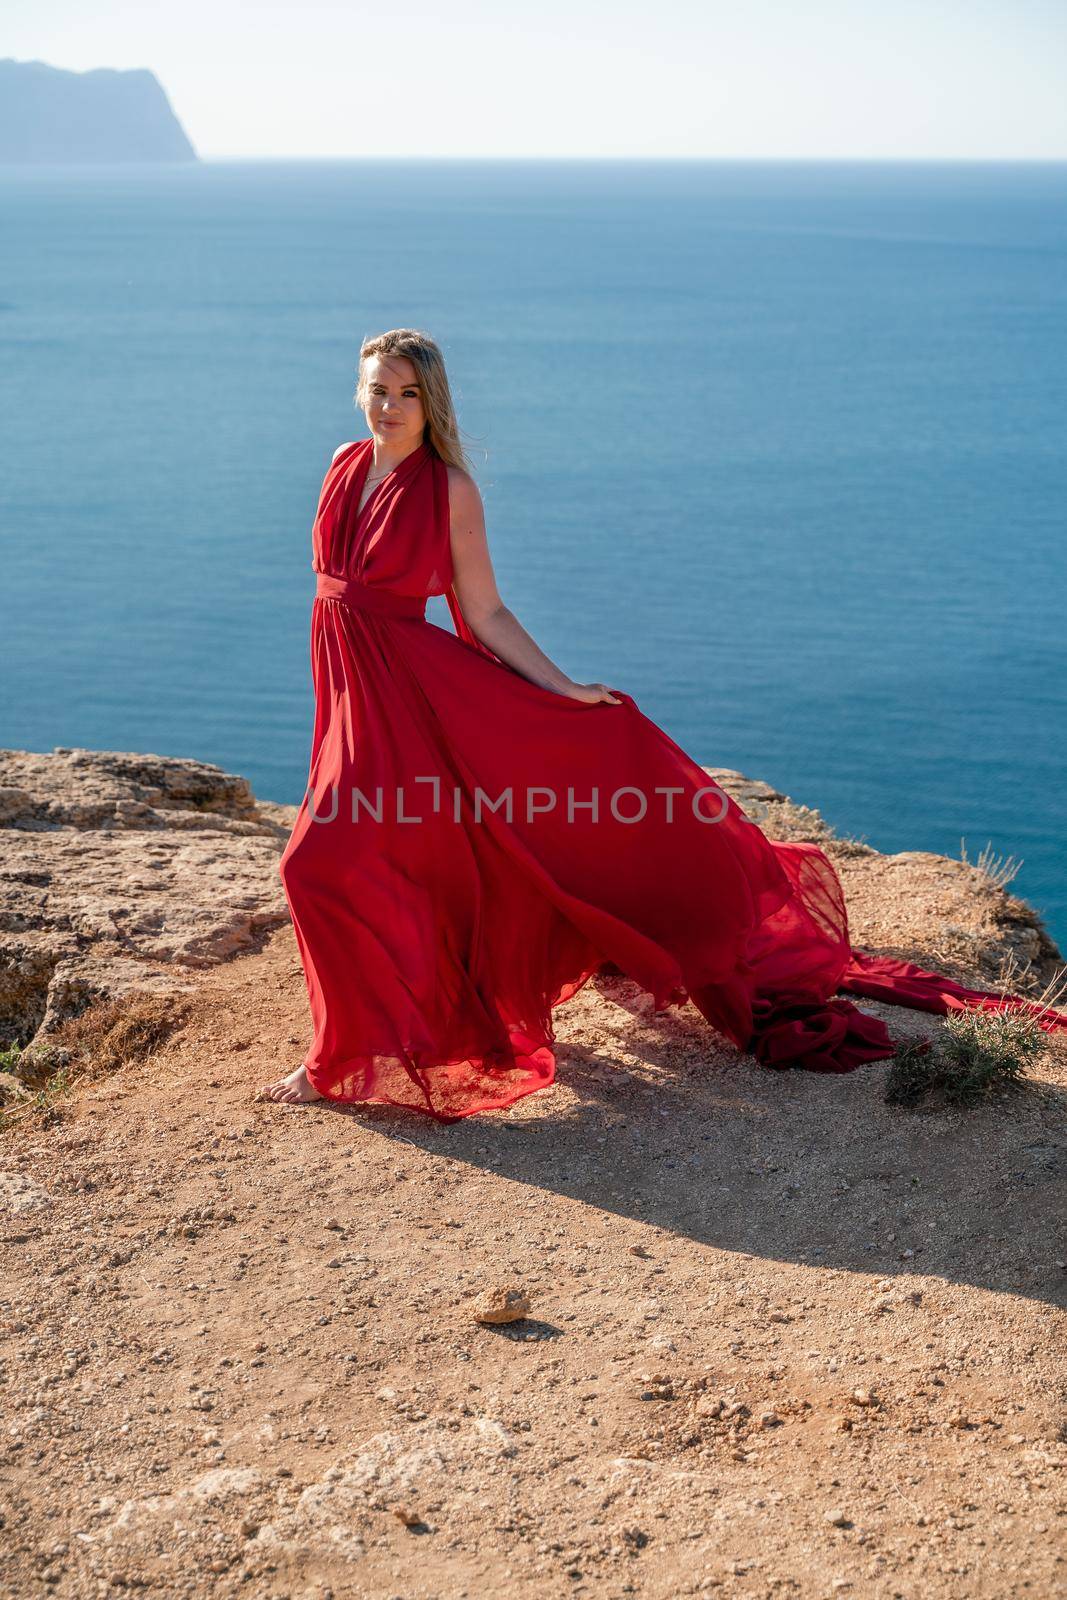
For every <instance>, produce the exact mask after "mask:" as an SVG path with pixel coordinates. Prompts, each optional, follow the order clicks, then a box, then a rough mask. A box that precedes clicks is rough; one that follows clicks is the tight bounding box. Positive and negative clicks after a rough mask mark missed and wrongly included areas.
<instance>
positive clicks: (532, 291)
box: [0, 159, 1067, 950]
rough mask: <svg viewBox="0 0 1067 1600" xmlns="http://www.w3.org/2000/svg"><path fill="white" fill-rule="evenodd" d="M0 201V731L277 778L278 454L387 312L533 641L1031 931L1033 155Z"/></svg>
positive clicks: (1056, 529) (281, 638)
mask: <svg viewBox="0 0 1067 1600" xmlns="http://www.w3.org/2000/svg"><path fill="white" fill-rule="evenodd" d="M0 217H2V230H3V236H4V244H3V250H2V253H0V356H2V362H0V397H2V415H0V420H2V445H3V448H2V462H0V515H2V524H3V529H2V536H3V561H2V570H3V587H4V591H5V604H4V607H3V620H4V625H5V628H6V640H7V642H6V645H5V646H4V649H3V676H4V680H5V693H4V697H3V704H2V712H0V745H3V746H4V747H7V748H16V749H23V750H35V751H47V750H51V749H52V748H54V747H56V746H77V747H83V748H88V749H104V750H122V751H125V750H136V751H144V752H154V753H157V754H161V755H172V756H184V757H195V758H197V759H199V760H203V761H210V762H215V763H217V764H218V765H219V766H221V767H223V768H225V769H226V770H227V771H229V772H234V773H241V774H243V775H244V776H246V777H247V778H248V779H249V781H250V783H251V784H252V787H253V789H254V790H255V792H256V794H257V795H258V796H260V797H262V798H265V799H270V800H280V801H288V802H292V803H295V802H297V801H299V800H300V798H301V795H302V794H303V790H304V785H305V782H306V779H307V772H308V757H309V752H310V740H311V726H312V690H311V671H310V658H309V650H308V629H309V620H310V611H311V601H312V593H313V578H312V574H311V568H310V560H311V547H310V538H311V524H312V520H313V518H314V515H315V509H316V504H317V499H318V493H319V489H320V486H321V483H322V479H323V475H324V473H325V471H326V468H327V466H328V464H329V461H330V458H331V456H332V454H333V451H334V450H335V448H336V447H337V445H338V444H340V443H343V442H345V441H347V440H351V439H357V438H362V437H366V436H367V432H368V430H367V427H366V423H365V419H364V417H363V415H362V413H360V412H359V411H357V410H356V408H355V405H354V398H353V396H354V389H355V383H356V373H357V366H358V358H359V347H360V343H361V341H362V340H364V339H366V338H367V337H369V336H371V335H373V334H376V333H379V332H381V331H383V330H385V329H388V328H393V327H398V326H403V327H414V328H421V329H424V330H426V331H428V332H429V333H431V334H432V335H433V337H434V338H435V339H436V340H437V341H438V343H439V344H440V345H441V347H442V349H443V351H444V354H445V358H446V361H447V364H448V369H449V374H450V379H451V384H452V389H453V394H454V398H455V401H456V407H457V411H458V415H459V419H460V424H461V428H462V437H463V441H464V444H465V447H466V449H467V451H468V454H469V456H470V459H471V462H472V465H473V468H474V472H475V476H476V478H477V480H478V482H479V485H480V487H481V491H482V497H483V501H484V504H485V509H486V519H487V529H488V534H489V543H490V550H491V553H492V558H493V563H494V567H495V570H496V575H497V580H498V585H499V587H500V591H501V594H502V596H503V598H504V600H505V601H506V603H507V604H508V605H509V606H510V608H511V609H512V610H513V611H514V612H515V614H516V615H517V616H518V618H519V620H520V621H521V622H522V624H523V625H524V627H525V628H526V629H527V630H528V631H529V632H530V633H531V634H532V635H533V636H534V638H535V639H536V640H537V641H538V643H539V644H540V645H541V647H542V648H543V649H544V650H545V651H546V652H547V653H548V654H549V655H550V656H551V657H552V659H553V660H554V661H555V662H557V663H558V664H559V665H560V666H561V667H562V668H563V669H564V670H565V671H566V672H567V673H569V674H570V676H572V677H573V678H576V679H578V680H580V681H582V682H592V681H600V682H604V683H607V684H611V685H614V686H617V687H619V688H622V689H624V690H626V691H627V692H628V693H629V694H631V695H632V696H633V697H634V699H635V700H636V701H637V703H638V705H639V707H640V708H641V710H642V711H643V712H644V713H645V714H646V715H647V716H650V717H652V718H653V719H654V720H655V721H656V722H657V723H658V724H659V725H660V726H661V727H662V728H663V729H664V730H665V731H666V732H667V733H669V734H670V736H671V737H672V738H673V739H674V740H675V741H676V742H677V743H679V744H681V745H682V746H683V748H685V749H686V750H687V751H688V752H689V753H690V754H691V755H693V756H694V757H695V758H696V759H697V760H698V761H699V762H701V763H703V764H705V765H708V766H715V767H727V768H734V769H736V770H739V771H741V772H744V773H746V774H748V775H749V776H751V777H756V778H761V779H764V780H766V782H768V783H770V784H772V785H773V786H774V787H775V788H776V789H779V790H782V791H784V792H785V793H787V794H789V795H790V796H792V797H793V798H794V799H795V800H796V801H798V802H800V803H802V804H806V805H809V806H813V807H815V808H816V809H817V810H818V811H819V812H821V814H822V815H823V816H824V817H825V819H826V820H827V822H828V823H829V824H830V825H831V826H832V827H833V828H834V829H835V830H836V831H837V832H839V833H843V834H850V835H853V836H854V837H857V838H861V839H864V840H865V841H866V842H867V843H868V844H870V845H872V846H874V847H875V848H876V849H878V850H882V851H888V852H896V851H903V850H928V851H937V852H940V853H943V854H945V855H948V856H952V857H956V858H961V859H962V858H963V857H964V856H965V857H966V858H967V859H969V860H972V861H973V860H975V859H976V858H977V857H978V856H979V854H980V853H981V852H982V851H983V850H986V851H987V854H988V855H990V856H991V857H992V858H993V859H994V862H998V861H999V863H1000V864H1001V865H1003V866H1006V867H1007V868H1008V869H1009V870H1014V871H1015V876H1014V878H1013V880H1012V883H1011V888H1012V889H1013V891H1014V892H1016V893H1018V894H1020V895H1021V896H1023V897H1024V898H1025V899H1027V900H1028V901H1029V902H1030V903H1031V904H1032V905H1033V906H1035V907H1036V908H1037V909H1038V911H1039V912H1040V913H1041V914H1042V916H1043V918H1044V920H1045V923H1046V926H1047V928H1048V930H1049V932H1050V933H1051V935H1052V936H1053V938H1055V939H1056V940H1057V941H1058V943H1059V944H1060V946H1061V948H1062V949H1064V950H1067V859H1065V849H1064V839H1065V832H1067V829H1065V823H1067V801H1065V789H1067V782H1065V780H1067V715H1065V702H1067V628H1065V597H1067V431H1065V418H1067V164H1064V163H1040V162H1038V163H1016V162H1003V163H983V162H962V163H957V162H936V161H925V162H917V163H900V164H896V163H870V162H836V161H777V162H773V161H703V160H693V161H659V160H657V161H631V160H619V161H585V160H569V161H542V160H525V161H512V160H491V159H487V160H479V161H472V160H433V159H427V160H421V161H412V160H400V159H396V160H389V159H379V160H368V161H359V160H334V161H307V160H301V161H276V160H264V161H247V160H242V161H236V160H235V161H222V160H216V161H203V162H200V163H197V164H190V165H173V166H171V165H165V166H137V165H130V166H108V167H74V166H68V167H58V166H57V167H47V168H16V167H11V166H8V167H4V168H0ZM429 615H430V618H431V620H432V621H434V622H436V623H438V624H439V625H440V626H442V627H450V626H451V624H450V622H449V619H448V613H447V610H446V608H445V605H444V601H443V599H434V600H433V601H432V602H431V604H430V608H429ZM1016 869H1017V870H1016Z"/></svg>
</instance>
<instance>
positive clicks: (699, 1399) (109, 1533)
mask: <svg viewBox="0 0 1067 1600" xmlns="http://www.w3.org/2000/svg"><path fill="white" fill-rule="evenodd" d="M863 1004H864V1007H865V1009H869V1010H871V1011H872V1012H875V1013H876V1014H878V1015H880V1016H882V1017H883V1018H884V1019H885V1020H886V1021H887V1022H888V1023H889V1025H890V1027H891V1029H892V1031H893V1033H894V1035H895V1036H896V1037H898V1038H905V1037H909V1036H912V1035H916V1034H922V1033H926V1034H929V1033H930V1032H931V1030H936V1028H937V1027H939V1026H940V1024H939V1022H938V1020H937V1019H936V1018H932V1017H926V1016H919V1015H918V1014H916V1013H912V1012H908V1011H901V1010H898V1009H896V1008H886V1007H880V1006H878V1005H875V1004H873V1003H870V1004H868V1003H867V1002H863ZM556 1016H557V1025H558V1034H559V1055H560V1067H559V1079H558V1082H557V1084H556V1086H555V1087H554V1088H553V1089H551V1090H549V1091H547V1092H545V1093H542V1094H539V1095H534V1096H531V1097H529V1098H527V1099H525V1100H523V1101H520V1102H519V1103H518V1104H517V1105H515V1106H513V1107H511V1108H509V1109H508V1110H506V1111H503V1112H497V1113H492V1114H488V1115H483V1116H480V1117H476V1118H473V1119H470V1120H468V1121H465V1122H460V1123H457V1124H454V1125H451V1126H441V1125H438V1124H435V1123H433V1122H432V1121H430V1120H429V1119H428V1118H425V1117H422V1116H419V1115H418V1114H416V1113H410V1112H400V1111H393V1110H391V1109H389V1108H385V1107H374V1108H366V1107H364V1108H338V1107H332V1106H325V1105H323V1104H321V1103H320V1104H317V1105H312V1106H303V1107H291V1108H290V1107H282V1106H277V1105H272V1104H269V1103H259V1104H256V1103H253V1101H252V1098H251V1097H252V1094H253V1092H254V1090H255V1088H256V1086H257V1085H258V1084H260V1083H262V1082H265V1081H267V1080H268V1078H271V1077H275V1076H277V1075H278V1074H279V1072H281V1071H283V1070H289V1069H290V1068H291V1067H293V1066H295V1065H296V1064H297V1063H298V1062H299V1061H300V1059H301V1056H302V1053H303V1049H304V1047H305V1045H306V1041H307V1008H306V998H305V990H304V984H303V977H302V974H301V971H300V966H299V962H298V959H297V953H296V947H295V944H294V940H293V935H292V931H291V929H290V928H288V927H286V928H282V929H278V930H276V931H275V932H274V933H272V934H270V935H269V936H267V938H266V940H265V942H264V944H263V946H262V948H261V949H260V950H258V951H257V952H255V953H253V954H251V955H248V956H245V957H243V958H241V959H239V960H237V961H233V962H230V963H228V964H226V965H224V966H222V967H219V968H217V969H215V970H213V971H210V972H207V973H205V974H204V975H203V979H202V982H201V984H200V986H199V989H198V992H197V994H196V996H195V998H194V999H193V1001H192V1002H190V1008H189V1011H188V1015H187V1019H186V1021H185V1022H184V1024H183V1025H182V1027H181V1028H180V1029H179V1031H177V1032H176V1033H175V1034H174V1035H173V1036H172V1037H171V1039H170V1040H169V1041H168V1042H167V1044H166V1045H165V1046H164V1047H162V1048H161V1049H160V1050H159V1051H157V1052H156V1053H155V1054H154V1055H153V1056H152V1057H150V1058H149V1060H148V1062H147V1064H146V1065H144V1066H142V1067H139V1068H138V1069H137V1071H136V1072H135V1073H132V1074H130V1075H129V1076H126V1075H120V1076H118V1077H113V1078H111V1079H110V1080H107V1081H100V1082H95V1083H88V1084H85V1085H83V1086H82V1087H81V1088H79V1089H76V1091H75V1093H74V1095H73V1097H72V1098H71V1099H70V1100H69V1101H68V1102H65V1103H64V1104H62V1105H61V1106H60V1108H59V1109H58V1110H57V1111H56V1112H54V1113H51V1114H47V1115H45V1116H44V1117H42V1116H40V1115H37V1114H35V1115H34V1117H32V1118H24V1119H21V1120H20V1121H19V1122H18V1124H17V1125H16V1126H15V1127H14V1128H12V1129H11V1130H9V1131H8V1132H7V1133H6V1134H4V1135H3V1137H2V1138H0V1239H2V1241H3V1244H4V1282H3V1289H2V1300H0V1333H2V1340H0V1358H2V1380H3V1388H2V1390H0V1393H2V1395H3V1407H4V1413H3V1419H2V1424H0V1518H2V1521H3V1526H2V1527H0V1547H2V1555H0V1590H2V1593H3V1594H4V1595H9V1596H18V1597H22V1596H36V1595H42V1594H52V1595H56V1596H103V1595H108V1596H110V1595H127V1596H128V1595H131V1594H151V1595H176V1596H178V1595H182V1596H185V1595H189V1596H197V1597H199V1596H216V1595H217V1596H230V1595H241V1596H250V1597H255V1600H259V1597H264V1600H266V1597H271V1600H284V1597H290V1600H297V1597H301V1600H303V1597H316V1600H322V1597H330V1596H333V1597H335V1600H337V1597H341V1596H373V1597H378V1596H382V1597H390V1596H397V1597H402V1600H423V1597H426V1600H428V1597H431V1596H433V1597H441V1600H445V1597H447V1600H453V1597H472V1600H473V1597H476V1596H482V1595H505V1596H512V1595H515V1596H522V1597H527V1596H528V1597H531V1600H533V1597H545V1600H552V1597H555V1596H595V1597H597V1600H601V1597H603V1600H608V1597H616V1596H619V1597H622V1596H631V1595H633V1596H642V1597H648V1600H661V1597H662V1600H668V1597H670V1600H673V1597H675V1596H683V1595H698V1594H714V1595H716V1596H718V1595H721V1596H776V1597H777V1596H782V1595H785V1596H836V1595H838V1594H843V1595H845V1596H848V1597H852V1596H879V1597H881V1596H885V1597H906V1600H940V1597H944V1596H959V1597H968V1600H970V1597H979V1596H989V1597H997V1600H1006V1597H1013V1596H1027V1597H1029V1600H1034V1597H1044V1596H1052V1595H1062V1594H1067V1562H1065V1554H1067V1551H1065V1542H1064V1538H1063V1530H1064V1525H1065V1523H1064V1509H1065V1482H1064V1470H1063V1469H1064V1466H1065V1464H1067V1396H1065V1390H1064V1368H1065V1363H1064V1355H1063V1351H1064V1334H1065V1331H1067V1319H1065V1316H1064V1304H1065V1295H1067V1265H1065V1263H1067V1238H1065V1234H1064V1220H1065V1219H1064V1212H1065V1207H1064V1197H1065V1189H1067V1185H1065V1181H1064V1180H1065V1175H1067V1135H1065V1130H1067V1105H1065V1093H1067V1055H1065V1052H1064V1049H1063V1046H1062V1044H1061V1045H1057V1046H1055V1047H1054V1050H1053V1052H1052V1054H1051V1055H1050V1057H1049V1058H1048V1060H1047V1061H1046V1062H1045V1063H1044V1064H1043V1065H1042V1066H1041V1067H1040V1069H1039V1070H1038V1071H1037V1072H1036V1073H1035V1074H1034V1076H1033V1079H1032V1081H1031V1083H1030V1084H1029V1085H1028V1086H1027V1087H1026V1088H1025V1089H1024V1090H1023V1091H1021V1092H1020V1093H1019V1094H1018V1095H1017V1096H1015V1097H1013V1098H1011V1099H1010V1100H1007V1101H1003V1102H1000V1103H998V1104H994V1105H990V1106H988V1107H985V1108H983V1109H981V1110H978V1111H969V1112H956V1111H945V1110H920V1111H902V1110H899V1109H894V1108H891V1107H889V1106H886V1105H885V1104H884V1102H883V1098H882V1088H883V1083H884V1077H885V1072H886V1066H885V1063H875V1064H873V1065H870V1066H867V1067H862V1068H860V1069H859V1070H858V1071H857V1072H855V1073H853V1074H851V1075H848V1076H843V1077H832V1076H830V1077H828V1076H820V1075H814V1074H805V1073H795V1072H794V1073H789V1074H776V1073H772V1072H768V1071H765V1070H762V1069H760V1068H759V1067H757V1066H756V1064H755V1063H754V1062H753V1061H752V1060H751V1058H743V1057H741V1056H739V1055H738V1053H737V1052H736V1051H734V1050H733V1049H732V1048H731V1047H729V1046H728V1045H725V1044H723V1043H721V1042H720V1041H719V1040H718V1038H717V1036H716V1035H714V1034H713V1033H712V1032H711V1030H710V1029H709V1028H708V1026H707V1024H706V1023H705V1022H704V1021H703V1019H702V1018H701V1017H700V1015H699V1013H697V1012H696V1011H695V1010H694V1009H693V1008H692V1007H691V1006H687V1007H685V1008H684V1009H682V1010H674V1011H672V1012H670V1013H667V1014H664V1015H661V1016H659V1017H656V1018H653V1017H652V1016H651V1015H650V1014H649V1010H648V999H647V996H644V995H643V994H642V993H641V992H640V991H638V990H636V989H635V988H634V986H633V985H632V984H630V983H629V982H628V981H627V980H625V979H619V978H609V977H605V976H601V977H599V978H597V979H595V980H594V981H593V983H591V984H590V985H588V986H587V987H586V989H585V990H583V991H582V993H581V994H579V995H578V996H577V997H576V998H575V999H574V1000H572V1001H571V1002H569V1004H568V1005H567V1006H565V1007H561V1008H560V1009H559V1010H558V1011H557V1013H556ZM508 1284H515V1285H518V1286H520V1287H522V1288H524V1289H525V1291H526V1292H527V1293H528V1294H529V1296H530V1301H531V1307H530V1312H529V1315H528V1316H527V1317H526V1318H524V1319H523V1320H522V1321H520V1322H517V1323H513V1324H511V1325H508V1326H504V1327H496V1328H494V1327H487V1326H483V1325H481V1324H479V1323H478V1322H476V1321H475V1320H474V1315H473V1311H474V1309H475V1307H476V1305H477V1302H478V1297H479V1295H480V1294H482V1293H483V1292H485V1291H487V1290H491V1289H493V1288H495V1287H499V1286H504V1285H508Z"/></svg>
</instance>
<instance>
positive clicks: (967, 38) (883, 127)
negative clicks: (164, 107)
mask: <svg viewBox="0 0 1067 1600" xmlns="http://www.w3.org/2000/svg"><path fill="white" fill-rule="evenodd" d="M0 55H2V56H13V57H14V58H15V59H16V60H19V61H25V60H41V61H46V62H48V63H49V64H50V65H52V66H57V67H67V68H70V69H73V70H75V71H83V70H85V69H86V68H89V67H149V68H151V70H152V71H153V72H154V73H155V74H156V76H157V77H158V78H159V80H160V82H161V83H162V85H163V88H164V89H165V90H166V92H167V95H168V97H169V99H170V102H171V105H172V106H173V107H174V110H175V112H176V113H177V115H178V117H179V118H180V120H181V122H182V125H183V126H184V128H185V131H186V133H187V134H188V135H189V137H190V139H191V140H192V142H193V144H194V145H195V147H196V149H197V152H198V153H199V154H200V155H201V156H203V157H205V158H211V157H232V156H481V157H485V156H587V157H588V156H726V157H745V156H748V157H779V158H782V157H785V158H805V157H806V158H817V157H824V158H833V157H837V158H843V157H847V158H853V159H857V158H858V159H871V158H894V157H897V158H901V159H908V158H919V157H926V158H942V159H966V158H971V159H974V158H985V159H998V158H1000V159H1008V158H1015V159H1018V158H1037V159H1050V158H1055V159H1060V160H1062V159H1067V3H1064V0H852V3H848V0H806V3H804V4H799V5H798V4H797V3H796V0H728V3H727V0H659V3H655V0H650V3H643V4H638V3H637V0H613V3H608V0H537V3H536V4H534V3H529V0H395V3H393V4H388V5H387V4H378V5H373V6H371V5H367V4H366V3H364V4H362V5H361V4H359V3H358V0H303V3H300V0H284V3H281V0H258V3H253V0H240V3H238V0H181V3H180V4H172V5H164V6H153V5H147V4H145V0H99V3H96V4H93V5H86V4H85V0H4V5H3V11H2V26H0Z"/></svg>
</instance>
